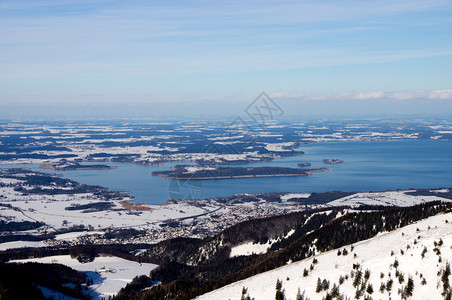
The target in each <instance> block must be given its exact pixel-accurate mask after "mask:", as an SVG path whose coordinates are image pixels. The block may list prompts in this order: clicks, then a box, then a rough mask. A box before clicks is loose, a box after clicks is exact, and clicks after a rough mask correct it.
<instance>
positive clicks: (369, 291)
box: [366, 283, 374, 294]
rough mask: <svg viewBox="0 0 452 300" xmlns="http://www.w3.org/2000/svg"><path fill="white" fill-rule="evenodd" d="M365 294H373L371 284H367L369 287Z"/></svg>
mask: <svg viewBox="0 0 452 300" xmlns="http://www.w3.org/2000/svg"><path fill="white" fill-rule="evenodd" d="M366 292H367V293H368V294H372V293H373V292H374V288H373V286H372V284H370V283H369V285H368V286H367V289H366Z"/></svg>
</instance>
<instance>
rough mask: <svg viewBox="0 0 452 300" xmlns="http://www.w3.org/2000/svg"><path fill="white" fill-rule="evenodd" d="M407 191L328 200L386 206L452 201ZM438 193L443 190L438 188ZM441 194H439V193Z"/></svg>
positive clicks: (340, 202)
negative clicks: (409, 193) (416, 194)
mask: <svg viewBox="0 0 452 300" xmlns="http://www.w3.org/2000/svg"><path fill="white" fill-rule="evenodd" d="M406 192H408V191H390V192H375V193H357V194H354V195H351V196H347V197H344V198H340V199H338V200H334V201H331V202H329V203H328V204H329V205H332V206H341V205H352V206H354V205H363V204H364V205H386V206H412V205H416V204H421V203H425V202H430V201H437V200H440V201H452V200H450V199H446V198H442V197H439V196H411V195H407V194H405V193H406ZM437 192H438V193H441V192H444V190H438V191H437ZM439 195H441V194H439Z"/></svg>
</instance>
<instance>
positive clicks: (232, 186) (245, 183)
mask: <svg viewBox="0 0 452 300" xmlns="http://www.w3.org/2000/svg"><path fill="white" fill-rule="evenodd" d="M300 150H302V151H304V152H305V154H304V155H297V156H291V157H286V158H283V159H280V160H275V161H271V162H262V163H253V164H248V165H247V166H280V167H294V168H296V167H297V163H300V162H309V163H311V164H312V168H320V167H327V168H328V169H329V171H327V172H320V173H315V174H314V175H312V176H301V177H260V178H241V179H222V180H192V181H177V180H168V179H164V178H161V177H158V176H152V175H151V174H150V173H151V172H153V171H156V170H167V169H169V168H171V167H172V166H174V165H176V164H192V163H190V162H183V163H181V162H179V163H167V164H165V165H162V166H141V165H135V164H130V163H108V165H110V166H115V167H117V169H113V170H75V171H54V170H40V171H45V172H52V173H57V174H61V176H62V177H65V178H69V179H72V180H75V181H78V182H80V183H84V184H91V185H101V186H105V187H108V188H110V189H112V190H121V191H128V192H130V193H131V194H132V195H133V196H135V197H136V198H137V200H138V201H139V202H143V203H148V204H162V203H165V202H166V201H167V200H168V199H170V198H173V199H175V198H176V199H180V198H192V197H194V198H210V197H220V196H230V195H233V194H243V193H251V194H253V193H269V192H306V193H309V192H325V191H332V190H342V191H371V190H373V191H377V190H378V191H379V190H388V189H398V188H400V189H408V188H439V187H452V142H445V141H423V140H413V141H391V142H335V143H317V144H309V145H303V146H302V147H300ZM324 158H330V159H341V160H343V161H344V163H342V164H337V165H325V164H323V162H322V160H323V159H324ZM21 166H22V167H25V166H27V167H31V168H33V169H37V167H38V166H37V165H21ZM2 167H3V168H4V167H6V165H3V166H2Z"/></svg>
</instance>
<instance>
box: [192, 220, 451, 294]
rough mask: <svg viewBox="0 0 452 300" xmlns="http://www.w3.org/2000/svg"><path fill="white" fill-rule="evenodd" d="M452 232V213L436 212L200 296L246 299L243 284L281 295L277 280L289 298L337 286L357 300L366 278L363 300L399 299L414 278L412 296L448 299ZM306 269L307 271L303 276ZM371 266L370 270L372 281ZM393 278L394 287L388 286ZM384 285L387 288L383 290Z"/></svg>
mask: <svg viewBox="0 0 452 300" xmlns="http://www.w3.org/2000/svg"><path fill="white" fill-rule="evenodd" d="M451 233H452V213H448V214H440V215H436V216H433V217H430V218H428V219H425V220H422V221H419V222H416V223H414V224H411V225H408V226H406V227H403V228H400V229H397V230H395V231H392V232H389V233H382V234H378V235H377V236H376V237H374V238H372V239H369V240H365V241H361V242H359V243H356V244H354V245H353V246H346V247H342V248H340V252H339V253H338V249H335V250H331V251H328V252H325V253H321V254H320V255H317V256H316V257H315V259H316V260H317V263H314V262H313V259H314V258H312V257H311V258H307V259H305V260H302V261H299V262H295V263H290V262H288V264H287V265H286V266H283V267H280V268H278V269H275V270H272V271H268V272H265V273H262V274H258V275H255V276H252V277H250V278H247V279H245V280H241V281H238V282H235V283H232V284H230V285H228V286H225V287H223V288H220V289H218V290H215V291H212V292H210V293H207V294H205V295H202V296H199V297H198V298H197V299H240V297H241V295H242V289H243V287H245V289H246V294H247V295H249V296H250V297H251V299H256V300H257V299H275V294H276V289H275V286H276V282H277V280H281V283H282V291H283V293H284V294H285V297H286V299H296V295H297V292H298V290H299V289H300V294H301V295H304V296H305V297H308V298H309V299H322V298H323V297H325V296H326V294H327V291H328V293H330V294H331V292H332V289H333V286H334V285H336V287H338V291H339V294H343V295H344V296H346V297H349V298H350V299H353V298H355V294H356V290H357V289H358V290H359V289H360V288H361V287H362V286H363V284H362V283H363V282H366V284H365V285H364V291H363V293H362V295H361V299H363V296H371V297H372V298H373V299H390V298H392V299H399V298H400V297H401V295H400V294H399V290H401V291H402V290H403V289H404V288H406V287H407V283H408V281H409V280H410V279H412V283H413V284H414V289H413V296H412V298H410V299H443V296H442V295H441V293H442V292H443V282H442V281H441V276H442V274H443V271H444V269H445V266H446V263H448V262H451V261H452V234H451ZM344 249H346V250H347V251H346V252H347V255H344ZM424 249H426V250H424ZM354 264H355V268H353V265H354ZM311 267H312V268H313V269H312V270H311ZM304 270H307V274H303V273H304V272H305V271H304ZM366 270H368V271H369V274H368V275H369V277H368V279H367V280H366V279H365V277H366V276H365V273H366ZM359 272H361V273H362V274H361V283H360V284H359V285H358V286H357V287H354V285H353V282H354V281H355V279H356V278H357V277H359V275H357V274H358V273H359ZM438 274H440V275H438ZM304 275H307V276H304ZM341 277H342V279H340V278H341ZM318 278H320V280H321V281H323V279H325V282H326V283H328V286H329V287H328V288H327V289H326V290H327V291H325V290H323V291H320V292H316V287H317V281H318ZM402 278H403V279H402ZM449 278H450V279H452V278H451V276H449ZM390 281H392V284H389V285H392V286H388V282H390ZM382 285H384V288H383V289H382V291H380V288H381V286H382ZM369 286H371V288H369ZM305 299H306V298H305Z"/></svg>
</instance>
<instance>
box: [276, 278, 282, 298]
mask: <svg viewBox="0 0 452 300" xmlns="http://www.w3.org/2000/svg"><path fill="white" fill-rule="evenodd" d="M281 288H282V283H281V281H280V280H279V279H277V280H276V295H275V300H284V293H283V292H282V291H281Z"/></svg>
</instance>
